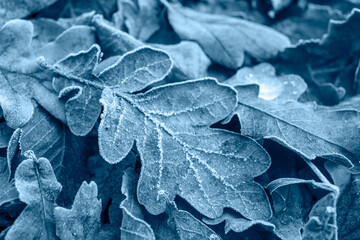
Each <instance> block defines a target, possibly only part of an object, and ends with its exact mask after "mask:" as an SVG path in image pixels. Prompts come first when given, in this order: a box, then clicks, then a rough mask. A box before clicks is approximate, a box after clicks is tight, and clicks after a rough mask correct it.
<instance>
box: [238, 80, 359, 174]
mask: <svg viewBox="0 0 360 240" xmlns="http://www.w3.org/2000/svg"><path fill="white" fill-rule="evenodd" d="M293 80H295V79H293ZM298 80H299V81H300V83H301V84H303V83H302V80H301V79H298ZM299 81H298V82H299ZM293 84H294V86H299V84H298V83H296V82H293ZM237 90H238V92H239V96H241V97H239V104H238V107H237V109H236V110H235V112H236V114H238V116H239V118H240V122H241V132H242V133H243V134H245V135H249V136H253V137H256V138H269V139H273V140H274V141H277V142H279V143H280V144H282V145H284V146H286V147H288V148H290V149H292V150H293V151H295V152H297V153H298V154H300V155H302V156H303V157H305V158H307V159H315V158H316V157H324V158H327V159H329V160H333V161H335V162H338V163H341V164H343V165H345V166H347V167H348V168H349V169H351V171H354V172H358V171H359V170H360V169H359V167H360V165H359V162H358V161H357V158H358V157H357V156H358V154H359V152H360V151H359V148H358V144H356V143H357V142H359V138H360V134H359V133H360V132H359V130H358V129H359V126H358V123H357V122H358V118H359V111H358V110H355V109H353V108H349V107H344V108H343V109H340V108H331V107H320V106H317V105H316V104H314V103H300V102H298V101H296V96H299V93H298V90H296V91H293V92H291V91H287V92H282V95H280V96H279V97H277V98H275V99H273V100H271V101H267V100H263V99H260V98H259V97H258V91H257V89H255V88H253V87H238V88H237ZM294 92H295V93H296V94H294ZM343 121H345V123H346V124H343V123H344V122H343ZM325 122H326V124H324V123H325Z"/></svg>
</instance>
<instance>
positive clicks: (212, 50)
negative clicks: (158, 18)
mask: <svg viewBox="0 0 360 240" xmlns="http://www.w3.org/2000/svg"><path fill="white" fill-rule="evenodd" d="M162 3H163V4H164V5H165V6H166V8H167V11H168V18H169V21H170V24H171V26H172V27H173V28H174V30H175V32H176V33H177V34H178V35H179V37H180V38H181V39H183V40H191V41H196V42H198V43H199V45H200V46H201V47H202V48H203V50H204V51H205V53H206V54H207V55H208V56H209V57H210V58H211V59H212V60H213V61H215V62H217V63H219V64H222V65H224V66H226V67H229V68H233V69H236V68H239V67H241V66H242V64H243V61H244V54H245V52H246V53H248V54H249V55H250V56H252V57H254V58H256V59H259V60H266V59H269V58H272V57H275V56H276V55H277V53H278V52H280V51H282V50H284V49H285V48H286V47H288V46H289V45H290V41H289V39H288V38H287V37H286V36H285V35H283V34H281V33H279V32H277V31H275V30H273V29H271V28H268V27H266V26H264V25H260V24H257V23H253V22H249V21H246V20H242V19H237V18H232V17H228V16H222V15H214V14H212V15H210V14H206V13H200V12H196V11H193V10H191V9H189V8H182V7H180V6H177V5H171V4H169V3H168V2H167V1H165V0H163V1H162ZM235 39H236V41H235Z"/></svg>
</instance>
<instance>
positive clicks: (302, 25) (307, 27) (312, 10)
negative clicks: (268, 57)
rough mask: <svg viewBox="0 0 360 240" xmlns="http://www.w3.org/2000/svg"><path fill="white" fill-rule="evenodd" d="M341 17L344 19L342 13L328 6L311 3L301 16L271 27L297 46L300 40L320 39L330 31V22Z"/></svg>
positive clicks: (288, 18) (287, 18)
mask: <svg viewBox="0 0 360 240" xmlns="http://www.w3.org/2000/svg"><path fill="white" fill-rule="evenodd" d="M285 1H286V0H285ZM341 17H343V16H342V13H341V12H339V11H337V10H335V9H332V8H331V7H330V6H328V5H316V4H312V3H309V4H308V5H307V6H306V9H305V10H304V13H302V15H301V16H298V15H295V14H294V15H291V16H288V17H286V18H284V19H281V20H280V21H277V22H275V23H274V24H273V25H271V26H272V27H273V28H275V29H276V30H278V31H279V32H282V33H284V34H285V35H286V36H288V37H289V38H290V40H291V42H292V43H293V44H296V43H298V42H299V41H300V40H305V39H315V38H318V39H320V38H321V37H322V36H323V35H324V34H326V32H327V30H328V24H329V20H330V19H337V18H341Z"/></svg>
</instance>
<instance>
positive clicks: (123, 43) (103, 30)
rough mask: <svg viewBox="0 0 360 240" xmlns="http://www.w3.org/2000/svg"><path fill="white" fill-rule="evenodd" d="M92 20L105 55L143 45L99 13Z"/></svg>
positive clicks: (121, 52)
mask: <svg viewBox="0 0 360 240" xmlns="http://www.w3.org/2000/svg"><path fill="white" fill-rule="evenodd" d="M93 22H94V26H95V28H96V33H97V37H98V38H99V44H100V46H101V50H102V51H103V52H104V55H105V57H109V56H115V55H123V54H125V53H126V52H128V51H131V50H134V49H135V48H138V47H141V46H143V45H144V44H143V43H142V42H141V41H139V40H136V39H135V38H134V37H132V36H131V35H129V34H127V33H125V32H123V31H121V30H119V29H116V28H114V27H113V26H111V25H110V24H108V23H107V22H106V21H105V20H104V18H103V17H102V16H100V15H96V16H94V18H93Z"/></svg>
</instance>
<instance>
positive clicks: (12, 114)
mask: <svg viewBox="0 0 360 240" xmlns="http://www.w3.org/2000/svg"><path fill="white" fill-rule="evenodd" d="M8 81H9V80H8V79H7V78H6V77H5V75H4V74H2V72H1V71H0V95H1V98H0V106H1V109H2V111H3V114H4V118H5V120H6V124H7V125H8V126H9V127H11V128H18V127H21V126H22V125H24V124H25V123H26V122H27V121H29V120H30V118H31V116H32V114H33V112H34V107H33V105H32V103H31V101H30V99H28V98H26V97H25V96H23V95H20V94H18V93H17V92H15V91H14V89H13V88H12V87H11V86H10V84H9V82H8Z"/></svg>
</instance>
